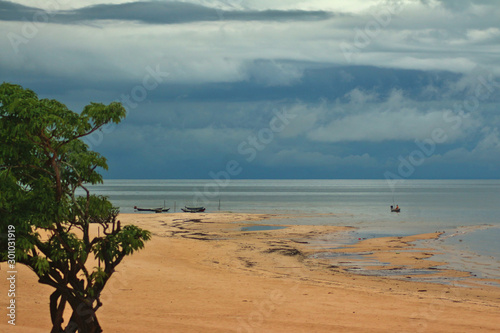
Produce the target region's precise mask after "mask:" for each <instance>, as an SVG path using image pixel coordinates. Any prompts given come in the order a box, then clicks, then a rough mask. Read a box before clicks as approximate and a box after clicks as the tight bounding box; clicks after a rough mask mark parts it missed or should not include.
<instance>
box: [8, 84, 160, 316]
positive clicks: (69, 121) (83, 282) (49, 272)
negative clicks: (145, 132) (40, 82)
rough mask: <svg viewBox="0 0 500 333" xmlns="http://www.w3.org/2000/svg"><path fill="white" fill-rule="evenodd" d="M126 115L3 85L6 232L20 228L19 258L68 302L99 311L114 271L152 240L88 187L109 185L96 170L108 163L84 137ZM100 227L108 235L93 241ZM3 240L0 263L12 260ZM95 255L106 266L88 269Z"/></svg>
mask: <svg viewBox="0 0 500 333" xmlns="http://www.w3.org/2000/svg"><path fill="white" fill-rule="evenodd" d="M125 113H126V112H125V109H124V108H123V106H122V105H121V104H120V103H116V102H114V103H111V104H109V105H104V104H100V103H90V104H89V105H87V106H86V107H85V108H84V109H83V111H82V112H81V113H80V114H78V113H75V112H73V111H71V110H69V109H68V108H67V107H66V106H65V105H64V104H62V103H60V102H58V101H56V100H49V99H39V98H38V96H37V95H36V94H35V93H34V92H33V91H31V90H29V89H23V88H22V87H21V86H18V85H13V84H8V83H3V84H2V85H0V143H1V144H0V230H1V231H0V233H5V232H6V231H7V227H8V226H9V225H13V226H15V229H16V230H15V234H16V260H17V261H18V262H20V263H23V264H25V265H27V266H29V267H30V268H31V269H32V270H33V271H34V272H35V273H36V274H37V275H38V276H39V278H40V282H41V283H45V284H49V285H51V286H53V287H54V288H56V290H57V293H59V294H58V295H65V298H63V299H64V302H66V299H67V300H68V302H69V303H70V304H71V305H72V306H73V305H74V304H78V303H79V302H80V303H84V304H94V305H93V308H92V309H93V310H94V311H95V310H97V308H98V307H99V306H100V301H99V295H100V293H101V291H102V289H103V288H104V286H105V285H106V282H107V281H108V279H109V278H110V277H111V275H112V274H113V272H114V269H115V267H116V266H117V265H118V264H119V263H120V262H121V260H122V259H123V258H124V257H125V256H127V255H130V254H132V253H133V252H134V251H137V250H139V249H142V248H143V247H144V243H145V242H146V241H147V240H149V239H150V238H151V235H150V233H149V232H148V231H145V230H142V229H140V228H138V227H136V226H132V225H127V226H124V227H123V228H122V227H121V226H120V222H119V221H117V216H118V209H117V208H116V207H113V206H112V204H111V203H110V202H109V200H108V199H107V198H106V197H103V196H96V195H92V194H90V192H89V191H88V189H87V188H86V185H87V184H97V183H101V182H102V176H101V175H100V174H99V173H98V172H97V171H96V170H98V169H99V168H102V169H107V164H106V159H105V158H104V157H103V156H101V155H100V154H98V153H96V152H93V151H91V150H89V147H88V146H87V145H86V144H85V143H84V142H83V141H82V140H81V138H83V137H85V136H86V135H89V134H91V133H93V132H95V131H98V130H100V128H101V127H102V126H104V125H106V124H108V123H110V122H114V123H119V122H120V121H121V120H122V119H123V118H124V117H125ZM77 190H80V191H82V190H83V192H84V193H86V195H84V196H77V195H76V191H77ZM93 224H99V226H100V228H101V230H103V235H101V236H100V237H92V236H91V233H92V231H91V226H92V225H93ZM94 230H95V229H94ZM4 242H5V237H2V238H1V239H0V243H1V244H0V259H1V260H6V258H7V246H5V244H4ZM89 257H90V258H94V257H95V258H98V259H99V260H100V261H101V263H102V268H96V267H88V266H89V265H87V259H88V258H89ZM51 302H52V299H51ZM61 302H62V301H61ZM54 308H57V307H54ZM74 310H75V309H74ZM51 311H52V304H51ZM52 315H56V316H57V314H56V313H53V314H52ZM52 318H54V317H52ZM56 322H57V321H56ZM54 325H56V324H54Z"/></svg>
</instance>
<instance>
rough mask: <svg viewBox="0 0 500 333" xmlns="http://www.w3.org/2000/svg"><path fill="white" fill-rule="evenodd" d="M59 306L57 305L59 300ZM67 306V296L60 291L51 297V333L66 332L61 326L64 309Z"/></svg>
mask: <svg viewBox="0 0 500 333" xmlns="http://www.w3.org/2000/svg"><path fill="white" fill-rule="evenodd" d="M59 298H60V299H61V300H60V301H59V305H58V304H57V300H58V299H59ZM65 306H66V296H64V295H62V294H61V292H60V291H59V290H56V291H54V292H53V293H52V295H50V319H51V320H52V330H51V331H50V333H61V332H64V331H63V329H62V327H61V325H62V323H63V314H64V307H65Z"/></svg>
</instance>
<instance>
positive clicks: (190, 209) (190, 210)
mask: <svg viewBox="0 0 500 333" xmlns="http://www.w3.org/2000/svg"><path fill="white" fill-rule="evenodd" d="M181 210H182V211H183V212H184V213H203V212H204V211H205V207H187V206H185V207H184V208H181Z"/></svg>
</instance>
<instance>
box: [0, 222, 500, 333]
mask: <svg viewBox="0 0 500 333" xmlns="http://www.w3.org/2000/svg"><path fill="white" fill-rule="evenodd" d="M268 218H272V219H273V220H275V219H276V218H279V216H274V215H268V214H266V215H265V214H233V213H227V214H224V213H203V214H185V213H183V214H181V213H179V214H177V213H176V214H122V215H120V220H121V221H122V223H125V224H128V223H133V224H136V225H138V226H140V227H143V228H146V229H148V230H150V231H151V232H152V233H153V238H152V240H151V241H150V242H148V243H147V244H146V248H145V249H144V250H141V251H139V252H137V253H134V254H133V255H132V256H130V257H127V258H126V259H125V260H124V261H123V263H122V264H121V265H120V266H118V269H117V272H116V273H115V274H114V275H113V278H112V279H111V280H110V282H109V284H108V285H107V287H106V289H105V292H104V293H103V295H102V302H103V303H104V305H103V307H102V308H101V309H100V310H99V311H98V318H99V320H100V322H101V325H102V327H103V329H104V332H367V331H370V332H497V331H499V330H500V316H499V315H498V314H499V313H500V288H499V287H495V286H489V285H487V283H486V282H488V281H484V280H481V279H477V278H474V277H471V276H468V274H466V273H464V272H457V271H451V270H437V269H435V268H436V265H439V264H440V263H437V262H433V261H432V254H433V253H432V249H428V248H419V247H418V243H415V241H416V240H421V239H431V238H435V237H438V236H439V233H432V234H425V235H416V236H411V237H386V238H377V239H367V240H360V242H358V243H357V244H353V245H349V246H346V247H345V248H343V249H332V248H330V247H329V246H328V243H329V242H328V240H329V239H331V238H332V237H335V234H336V233H338V232H342V231H346V230H349V228H348V227H345V228H344V227H331V226H288V227H287V228H283V229H279V230H272V229H271V230H256V231H241V228H243V227H248V226H255V225H266V223H265V219H268ZM283 225H286V218H285V217H283ZM93 231H94V232H95V233H96V232H97V230H96V228H94V230H93ZM429 258H430V259H429ZM0 267H1V271H0V272H4V273H3V274H4V275H5V274H6V268H7V267H6V264H5V263H2V264H1V266H0ZM375 271H382V273H381V274H379V275H380V276H379V275H375V276H368V275H366V274H365V275H361V274H363V273H366V272H375ZM384 271H385V272H384ZM389 272H398V274H395V275H393V274H392V273H389ZM422 272H423V273H429V274H430V275H431V276H433V277H438V276H439V277H440V278H439V283H427V282H423V281H425V278H426V277H427V276H429V275H428V274H427V275H426V274H417V273H422ZM384 273H387V274H384ZM399 273H401V274H399ZM457 279H459V281H460V282H456V281H457ZM497 282H499V281H497ZM457 283H458V284H459V285H456V284H457ZM6 285H7V284H6V280H5V279H4V278H2V279H1V280H0V287H1V290H4V291H5V290H6ZM2 293H3V294H4V296H2V297H1V298H0V306H1V307H2V308H4V309H5V307H6V306H7V297H6V296H5V294H6V293H4V292H2ZM50 293H51V288H50V287H47V286H43V285H40V284H38V283H37V279H36V276H35V275H34V274H33V273H32V272H31V271H30V270H29V269H27V268H26V267H23V266H21V265H18V274H17V292H16V294H17V295H16V296H17V297H16V302H17V313H16V314H17V321H16V323H17V325H16V326H15V327H12V326H10V325H8V324H7V320H6V319H5V316H4V320H3V321H2V322H1V323H0V331H2V332H47V331H49V330H50V319H49V309H48V297H49V295H50Z"/></svg>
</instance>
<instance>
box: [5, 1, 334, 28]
mask: <svg viewBox="0 0 500 333" xmlns="http://www.w3.org/2000/svg"><path fill="white" fill-rule="evenodd" d="M37 11H40V10H39V9H37V8H33V7H26V6H22V5H18V4H14V3H11V2H8V1H0V20H5V21H20V20H23V18H25V17H32V16H33V15H34V14H35V13H36V12H37ZM51 15H53V17H52V19H51V21H52V22H57V23H79V22H86V21H96V20H122V21H138V22H142V23H146V24H180V23H191V22H203V21H220V20H235V21H294V20H296V21H308V20H311V21H313V20H325V19H328V18H330V17H332V16H333V14H332V13H329V12H326V11H303V10H284V11H283V10H264V11H254V10H250V11H223V10H219V9H214V8H210V7H205V6H202V5H197V4H191V3H185V2H150V1H147V2H132V3H124V4H102V5H96V6H89V7H84V8H80V9H76V10H72V11H59V12H56V13H51Z"/></svg>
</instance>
